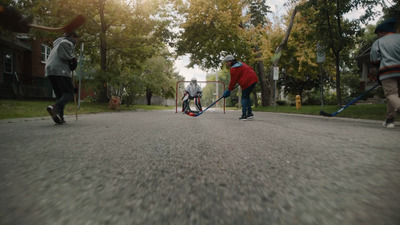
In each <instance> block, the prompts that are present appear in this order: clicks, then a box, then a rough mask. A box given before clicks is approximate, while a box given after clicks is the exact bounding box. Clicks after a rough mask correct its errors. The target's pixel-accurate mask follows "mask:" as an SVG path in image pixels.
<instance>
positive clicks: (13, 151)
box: [0, 111, 400, 225]
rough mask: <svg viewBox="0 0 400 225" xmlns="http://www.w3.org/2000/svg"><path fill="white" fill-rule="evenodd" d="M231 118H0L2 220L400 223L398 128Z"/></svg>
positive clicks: (297, 118) (35, 224)
mask: <svg viewBox="0 0 400 225" xmlns="http://www.w3.org/2000/svg"><path fill="white" fill-rule="evenodd" d="M239 116H240V112H239V111H228V112H227V114H225V115H224V114H222V113H221V112H213V111H210V112H208V111H207V112H206V113H204V114H203V115H201V116H199V117H197V118H194V117H189V116H186V115H183V114H175V112H174V111H137V112H116V113H104V114H93V115H81V116H80V118H79V120H78V121H75V117H74V116H70V117H69V118H67V122H68V125H65V126H59V125H58V126H57V125H53V122H52V120H51V119H50V118H47V117H46V118H34V119H26V120H25V119H16V120H0V224H1V225H8V224H17V225H25V224H26V225H46V224H51V225H58V224H73V225H80V224H87V225H90V224H104V225H105V224H112V225H114V224H121V225H123V224H185V225H186V224H200V225H202V224H210V225H217V224H237V225H243V224H251V225H253V224H288V225H292V224H305V225H310V224H315V225H325V224H326V225H347V224H348V225H369V224H371V225H377V224H382V225H392V224H393V225H395V224H400V124H398V127H396V128H395V129H390V130H389V129H385V128H383V127H382V126H381V121H367V120H353V119H343V118H323V117H315V116H304V115H290V114H273V113H260V112H258V113H257V112H256V113H255V117H256V119H255V120H254V121H239V120H238V118H239Z"/></svg>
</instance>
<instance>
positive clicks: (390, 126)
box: [382, 119, 394, 128]
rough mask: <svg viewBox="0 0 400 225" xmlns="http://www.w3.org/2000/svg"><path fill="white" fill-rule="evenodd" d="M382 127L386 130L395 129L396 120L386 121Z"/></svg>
mask: <svg viewBox="0 0 400 225" xmlns="http://www.w3.org/2000/svg"><path fill="white" fill-rule="evenodd" d="M382 125H383V126H384V127H386V128H394V119H386V121H385V122H383V124H382Z"/></svg>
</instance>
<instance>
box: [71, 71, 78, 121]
mask: <svg viewBox="0 0 400 225" xmlns="http://www.w3.org/2000/svg"><path fill="white" fill-rule="evenodd" d="M71 73H72V83H73V84H74V105H75V118H76V120H78V106H77V105H76V83H75V74H74V71H71Z"/></svg>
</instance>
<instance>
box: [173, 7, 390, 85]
mask: <svg viewBox="0 0 400 225" xmlns="http://www.w3.org/2000/svg"><path fill="white" fill-rule="evenodd" d="M286 1H287V0H271V1H268V2H270V4H269V6H270V7H271V11H272V12H273V13H274V14H275V15H278V16H281V15H282V14H284V13H285V12H286V8H285V7H283V4H284V3H285V2H286ZM387 2H393V0H387ZM362 13H363V10H362V9H359V10H357V11H354V12H353V13H351V14H349V15H347V16H346V17H347V18H358V17H359V16H360V15H361V14H362ZM380 16H382V15H379V16H377V17H376V18H375V20H374V21H372V22H369V23H370V24H375V23H376V22H377V20H378V19H379V18H380ZM271 17H272V15H271ZM270 19H271V18H270ZM188 64H189V56H181V57H179V58H178V59H177V60H176V61H175V68H176V70H177V71H179V74H180V75H181V76H183V77H185V80H186V81H190V80H191V79H192V78H193V77H195V78H197V80H198V81H205V80H206V75H207V73H212V71H208V72H207V71H203V70H201V69H199V68H198V67H197V66H195V67H194V68H186V66H187V65H188Z"/></svg>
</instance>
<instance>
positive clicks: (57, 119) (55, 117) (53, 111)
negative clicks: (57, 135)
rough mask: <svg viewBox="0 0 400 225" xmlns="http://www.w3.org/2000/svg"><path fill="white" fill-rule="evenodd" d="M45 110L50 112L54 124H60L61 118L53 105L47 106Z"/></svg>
mask: <svg viewBox="0 0 400 225" xmlns="http://www.w3.org/2000/svg"><path fill="white" fill-rule="evenodd" d="M46 109H47V112H48V113H49V114H50V116H51V118H52V119H53V120H54V122H55V123H56V124H62V120H61V117H60V115H59V114H58V113H57V110H56V108H55V106H54V105H49V106H47V108H46Z"/></svg>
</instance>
